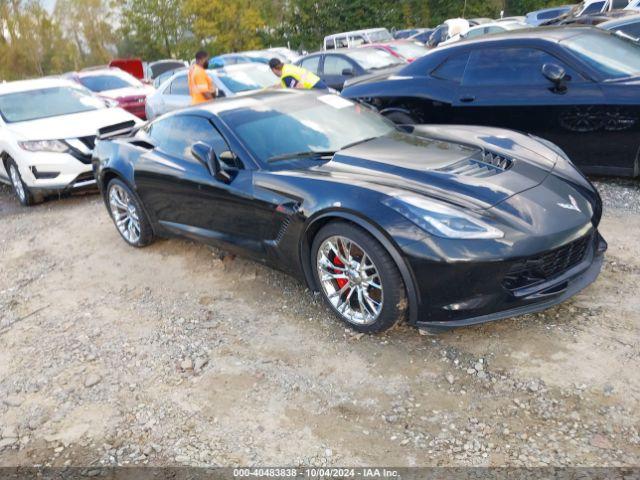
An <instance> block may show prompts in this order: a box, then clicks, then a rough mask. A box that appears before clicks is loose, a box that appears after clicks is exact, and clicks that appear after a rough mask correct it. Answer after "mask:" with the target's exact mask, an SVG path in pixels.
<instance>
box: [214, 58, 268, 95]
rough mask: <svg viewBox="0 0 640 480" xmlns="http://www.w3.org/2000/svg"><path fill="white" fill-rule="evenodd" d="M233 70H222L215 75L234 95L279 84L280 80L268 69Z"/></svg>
mask: <svg viewBox="0 0 640 480" xmlns="http://www.w3.org/2000/svg"><path fill="white" fill-rule="evenodd" d="M257 67H258V65H256V68H251V69H242V70H231V69H225V68H221V69H219V70H216V71H215V73H216V75H217V76H218V78H219V79H220V81H221V82H222V83H223V84H224V85H225V86H226V87H227V88H228V89H229V90H231V91H232V92H233V93H239V92H247V91H249V90H258V89H260V88H265V87H271V86H273V85H275V84H276V83H277V82H278V78H277V77H276V76H275V75H274V74H273V73H272V72H271V70H269V69H268V68H257Z"/></svg>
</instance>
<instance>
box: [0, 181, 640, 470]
mask: <svg viewBox="0 0 640 480" xmlns="http://www.w3.org/2000/svg"><path fill="white" fill-rule="evenodd" d="M612 188H615V185H614V186H613V187H612ZM625 188H626V187H625ZM0 222H1V225H2V226H1V230H0V257H1V258H2V269H1V270H0V343H2V348H1V349H0V398H1V399H2V400H0V465H16V464H21V465H32V464H36V463H37V464H43V465H100V464H104V465H127V464H143V465H144V464H146V465H175V464H188V465H225V466H228V465H244V464H262V465H294V464H305V465H354V466H358V465H371V464H381V463H382V464H388V465H395V466H413V465H514V466H515V465H529V466H531V465H637V464H638V463H639V462H640V437H639V435H638V421H639V420H640V418H639V416H640V415H639V412H640V408H638V406H639V399H640V375H638V372H639V363H640V362H639V361H640V358H639V353H638V352H640V348H639V347H640V333H639V329H638V327H639V325H640V303H639V302H640V300H639V299H640V295H638V293H639V292H640V290H639V287H638V285H640V260H639V259H638V255H637V253H638V247H637V244H638V243H637V242H638V232H640V218H639V217H638V216H637V214H634V213H633V212H631V211H629V210H628V209H609V210H607V211H606V213H605V217H604V220H603V224H602V232H603V234H604V235H605V237H606V238H607V240H608V241H609V244H610V250H609V253H608V255H607V260H606V263H605V267H604V271H603V274H602V275H601V277H600V278H599V279H598V281H597V282H596V283H595V284H594V285H592V286H591V287H589V288H588V289H587V290H586V291H584V292H583V293H581V294H580V295H578V296H576V297H575V298H574V299H572V300H570V301H568V302H566V303H564V304H562V305H560V306H558V307H555V308H552V309H550V310H548V311H546V312H543V313H540V314H535V315H525V316H522V317H518V318H513V319H509V320H505V321H500V322H495V323H492V324H487V325H483V326H477V327H471V328H465V329H460V330H455V331H451V332H447V333H444V334H441V335H438V336H421V335H419V334H418V332H417V331H416V330H415V329H413V328H409V327H407V326H400V327H399V328H397V329H394V330H393V331H391V332H389V333H388V334H386V335H380V336H366V335H365V336H362V335H355V334H354V333H353V332H351V331H349V330H345V328H344V327H343V325H342V324H341V323H339V322H338V321H337V320H336V319H335V318H334V317H333V316H332V315H331V314H330V312H329V311H328V310H327V309H326V308H325V307H324V305H323V304H322V303H321V302H320V301H319V299H318V298H316V297H314V296H313V295H312V294H311V293H310V292H308V291H307V290H306V289H305V288H304V287H303V286H302V285H300V284H299V283H297V282H296V281H295V280H293V279H291V278H289V277H287V276H285V275H283V274H280V273H278V272H275V271H273V270H270V269H268V268H266V267H263V266H261V265H258V264H256V263H253V262H249V261H245V260H242V259H240V258H236V259H235V260H228V259H227V260H224V261H223V260H220V252H218V251H216V250H212V249H210V248H208V247H206V246H203V245H198V244H194V243H191V242H186V241H179V240H170V241H168V240H163V241H158V242H157V243H155V244H154V245H152V246H150V247H149V248H145V249H141V250H138V249H133V248H130V247H127V246H126V245H125V243H124V242H123V241H122V240H121V239H120V237H119V236H118V234H117V232H116V230H115V228H114V227H113V225H112V223H111V221H110V219H109V218H108V216H107V214H106V212H105V209H104V206H103V205H102V203H101V201H100V200H99V198H98V197H96V196H88V197H80V198H67V199H63V200H60V201H55V202H47V203H45V204H43V205H40V206H37V207H35V208H30V209H23V208H19V207H17V206H16V205H15V202H14V200H13V199H12V198H10V197H9V195H8V191H7V190H6V189H3V190H0Z"/></svg>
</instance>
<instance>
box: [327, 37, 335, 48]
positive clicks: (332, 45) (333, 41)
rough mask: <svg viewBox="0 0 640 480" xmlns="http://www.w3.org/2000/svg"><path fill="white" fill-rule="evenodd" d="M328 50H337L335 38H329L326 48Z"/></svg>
mask: <svg viewBox="0 0 640 480" xmlns="http://www.w3.org/2000/svg"><path fill="white" fill-rule="evenodd" d="M324 48H325V49H326V50H333V49H334V48H336V42H335V40H334V39H333V38H328V39H327V41H326V45H325V47H324Z"/></svg>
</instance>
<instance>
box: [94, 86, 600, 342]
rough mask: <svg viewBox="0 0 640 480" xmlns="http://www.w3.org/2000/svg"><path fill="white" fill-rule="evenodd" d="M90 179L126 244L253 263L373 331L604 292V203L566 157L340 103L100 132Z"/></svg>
mask: <svg viewBox="0 0 640 480" xmlns="http://www.w3.org/2000/svg"><path fill="white" fill-rule="evenodd" d="M121 127H122V126H121ZM114 130H115V131H114ZM94 170H95V173H96V178H97V181H98V184H99V186H100V189H101V191H102V194H103V195H104V200H105V204H106V207H107V209H108V211H109V214H110V215H111V216H112V218H113V221H114V223H115V225H116V227H117V229H118V231H119V232H120V234H121V236H122V237H123V238H124V240H125V241H127V242H128V243H129V244H131V245H133V246H136V247H141V246H144V245H147V244H148V243H150V242H151V241H152V240H153V238H154V237H155V236H182V237H189V238H192V239H196V240H199V241H202V242H206V243H211V244H214V245H218V246H221V247H222V248H224V249H226V250H229V251H232V252H236V253H240V254H244V255H247V256H250V257H252V258H254V259H256V260H259V261H262V262H265V263H267V264H269V265H271V266H273V267H275V268H278V269H281V270H283V271H285V272H288V273H290V274H292V275H295V276H297V277H298V278H300V279H301V280H302V281H304V282H305V283H306V284H307V285H308V286H309V287H310V288H311V289H312V290H314V291H320V292H321V294H322V295H323V297H324V299H325V300H326V302H327V304H328V305H329V306H330V307H331V308H332V309H333V311H334V312H335V313H336V314H337V315H338V316H339V317H340V318H341V319H342V320H343V321H345V322H346V323H348V324H349V325H351V326H352V327H353V328H355V329H357V330H359V331H363V332H375V331H381V330H384V329H387V328H389V327H391V326H392V325H394V324H395V323H396V322H397V321H399V320H401V319H402V318H403V317H405V316H407V315H408V319H409V321H410V322H411V323H412V324H413V325H418V326H420V327H426V328H433V329H438V328H442V327H453V326H461V325H469V324H473V323H479V322H485V321H489V320H495V319H499V318H504V317H509V316H513V315H519V314H522V313H526V312H531V311H537V310H540V309H544V308H547V307H549V306H551V305H554V304H556V303H558V302H561V301H563V300H565V299H567V298H568V297H570V296H572V295H574V294H575V293H576V292H578V291H579V290H581V289H582V288H584V287H586V286H587V285H588V284H590V283H591V282H593V281H594V280H595V278H596V277H597V275H598V273H599V271H600V267H601V263H602V258H603V256H602V253H603V251H604V250H605V247H606V244H605V242H604V240H603V239H602V237H601V236H600V234H599V233H598V223H599V221H600V216H601V201H600V198H599V196H598V193H597V191H596V190H595V189H594V187H593V186H592V185H591V184H590V183H589V181H587V180H586V179H585V178H584V177H583V176H582V174H580V173H579V172H578V171H577V170H576V169H575V167H574V166H573V165H572V163H571V162H570V161H569V159H568V158H567V157H566V156H565V155H564V154H563V153H562V151H561V150H559V149H558V148H557V147H555V146H554V145H552V144H550V143H548V142H546V141H543V140H540V139H537V138H534V137H530V136H526V135H523V134H520V133H515V132H511V131H507V130H500V129H495V128H479V127H463V126H415V127H404V128H400V127H396V126H395V125H394V124H393V123H392V122H390V121H388V120H386V119H384V117H382V116H381V115H379V114H377V113H375V112H373V111H371V110H370V109H368V108H366V107H364V106H362V105H360V104H358V103H354V102H351V101H349V100H345V99H343V98H341V97H339V96H337V95H331V94H322V93H315V92H302V91H293V90H289V91H272V92H261V93H258V94H254V95H252V96H247V97H243V98H236V99H225V100H221V101H216V102H214V103H211V104H205V105H202V106H197V107H192V108H190V109H186V110H181V111H179V112H176V113H173V114H169V115H165V116H163V117H160V118H159V119H157V120H155V121H154V122H151V123H149V124H148V125H146V126H145V127H143V128H141V129H137V130H136V127H134V126H133V125H129V126H126V125H125V126H124V127H122V128H119V127H117V126H116V127H114V129H103V130H102V131H101V132H100V136H99V140H98V142H97V145H96V148H95V151H94Z"/></svg>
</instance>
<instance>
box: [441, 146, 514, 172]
mask: <svg viewBox="0 0 640 480" xmlns="http://www.w3.org/2000/svg"><path fill="white" fill-rule="evenodd" d="M512 165H513V160H512V159H510V158H508V157H505V156H504V155H499V154H497V153H494V152H490V151H487V150H484V151H482V152H479V153H478V154H476V155H474V156H473V157H469V158H465V159H464V160H461V161H459V162H456V163H454V164H453V165H448V166H446V167H442V168H439V169H438V171H440V172H444V173H448V174H451V175H463V176H465V177H475V178H486V177H492V176H494V175H497V174H499V173H502V172H505V171H507V170H509V169H510V168H511V166H512Z"/></svg>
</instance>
